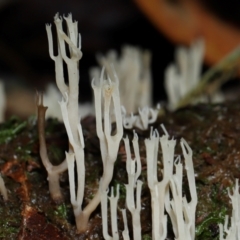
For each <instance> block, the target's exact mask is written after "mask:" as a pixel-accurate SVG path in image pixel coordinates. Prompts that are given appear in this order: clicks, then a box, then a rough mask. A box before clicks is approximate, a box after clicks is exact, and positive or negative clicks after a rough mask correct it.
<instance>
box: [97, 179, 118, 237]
mask: <svg viewBox="0 0 240 240" xmlns="http://www.w3.org/2000/svg"><path fill="white" fill-rule="evenodd" d="M99 191H100V197H101V213H102V228H103V237H104V239H106V240H118V239H119V234H118V224H117V203H118V199H119V185H117V189H116V196H114V189H113V187H112V188H111V196H110V197H109V198H108V197H107V194H108V191H106V190H104V189H102V183H101V182H100V187H99ZM107 199H109V201H110V213H111V227H112V229H111V230H112V236H110V235H109V233H108V211H107V205H108V204H107Z"/></svg>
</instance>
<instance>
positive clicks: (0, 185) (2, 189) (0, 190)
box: [0, 174, 8, 201]
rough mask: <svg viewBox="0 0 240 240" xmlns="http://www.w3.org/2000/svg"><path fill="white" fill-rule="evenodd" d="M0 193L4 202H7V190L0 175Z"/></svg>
mask: <svg viewBox="0 0 240 240" xmlns="http://www.w3.org/2000/svg"><path fill="white" fill-rule="evenodd" d="M0 193H1V194H2V196H3V199H4V201H7V200H8V193H7V188H6V186H5V183H4V180H3V178H2V176H1V174H0Z"/></svg>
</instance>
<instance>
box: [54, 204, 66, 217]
mask: <svg viewBox="0 0 240 240" xmlns="http://www.w3.org/2000/svg"><path fill="white" fill-rule="evenodd" d="M54 214H55V215H56V216H59V217H61V218H63V219H66V218H67V207H66V205H65V203H62V204H61V205H58V206H57V208H56V210H55V211H54Z"/></svg>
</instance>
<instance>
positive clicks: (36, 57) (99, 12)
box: [0, 0, 174, 101]
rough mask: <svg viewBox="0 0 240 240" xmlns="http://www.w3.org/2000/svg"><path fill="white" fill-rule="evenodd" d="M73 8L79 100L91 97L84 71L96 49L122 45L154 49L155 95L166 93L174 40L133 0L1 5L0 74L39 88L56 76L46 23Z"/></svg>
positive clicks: (21, 1)
mask: <svg viewBox="0 0 240 240" xmlns="http://www.w3.org/2000/svg"><path fill="white" fill-rule="evenodd" d="M57 12H59V14H60V15H62V14H65V15H67V14H68V13H70V12H71V13H72V15H73V19H75V20H77V21H78V28H79V32H80V33H81V35H82V51H83V58H82V60H81V61H80V81H81V82H80V98H81V99H80V100H82V101H86V100H90V99H91V89H90V84H89V81H90V80H89V74H88V70H89V68H90V67H92V66H94V65H96V64H97V63H96V60H95V54H96V53H98V52H101V53H106V52H107V51H108V50H110V49H117V50H118V51H120V49H121V47H122V46H123V45H124V44H131V45H134V46H139V47H141V48H143V49H149V50H151V52H152V70H153V79H154V88H153V89H154V99H155V100H156V101H157V100H159V99H164V98H165V93H164V91H163V89H162V79H163V70H164V69H165V67H166V66H167V64H168V63H169V62H170V61H172V59H173V51H174V45H173V44H171V43H170V42H169V41H168V40H167V39H166V38H165V37H164V36H163V35H162V34H161V33H159V32H158V31H157V30H156V29H155V28H154V27H153V26H152V25H151V23H150V22H149V21H148V20H147V19H146V18H145V16H144V15H143V14H142V13H141V12H140V11H139V10H138V8H137V6H136V5H135V4H134V2H132V1H128V0H114V1H113V0H105V1H99V0H86V1H85V0H80V1H77V0H68V1H59V0H58V1H57V0H51V1H46V0H41V1H39V0H19V1H11V2H10V3H8V4H5V5H3V6H2V7H1V9H0V77H1V78H3V79H5V81H13V80H11V79H15V78H16V77H17V82H16V85H17V84H18V83H20V84H21V85H22V86H26V87H27V88H30V89H33V90H35V89H38V90H41V89H43V88H44V86H45V84H46V82H49V81H54V62H53V61H52V60H51V59H50V57H49V53H48V42H47V35H46V30H45V24H46V23H51V24H52V25H54V23H53V17H54V15H55V14H56V13H57Z"/></svg>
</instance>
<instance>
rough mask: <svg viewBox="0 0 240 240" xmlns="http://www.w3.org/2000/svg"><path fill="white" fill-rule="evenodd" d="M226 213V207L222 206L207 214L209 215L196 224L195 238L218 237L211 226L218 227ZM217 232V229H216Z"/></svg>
mask: <svg viewBox="0 0 240 240" xmlns="http://www.w3.org/2000/svg"><path fill="white" fill-rule="evenodd" d="M226 214H227V208H225V207H222V208H221V209H218V210H216V211H215V212H212V213H211V214H209V216H208V217H207V218H206V219H205V220H204V221H203V222H202V223H201V224H199V225H198V226H196V239H205V240H207V239H215V238H218V234H217V236H216V234H215V233H214V232H213V230H212V228H215V230H216V227H218V224H219V223H224V219H225V216H226ZM217 232H218V230H217Z"/></svg>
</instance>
